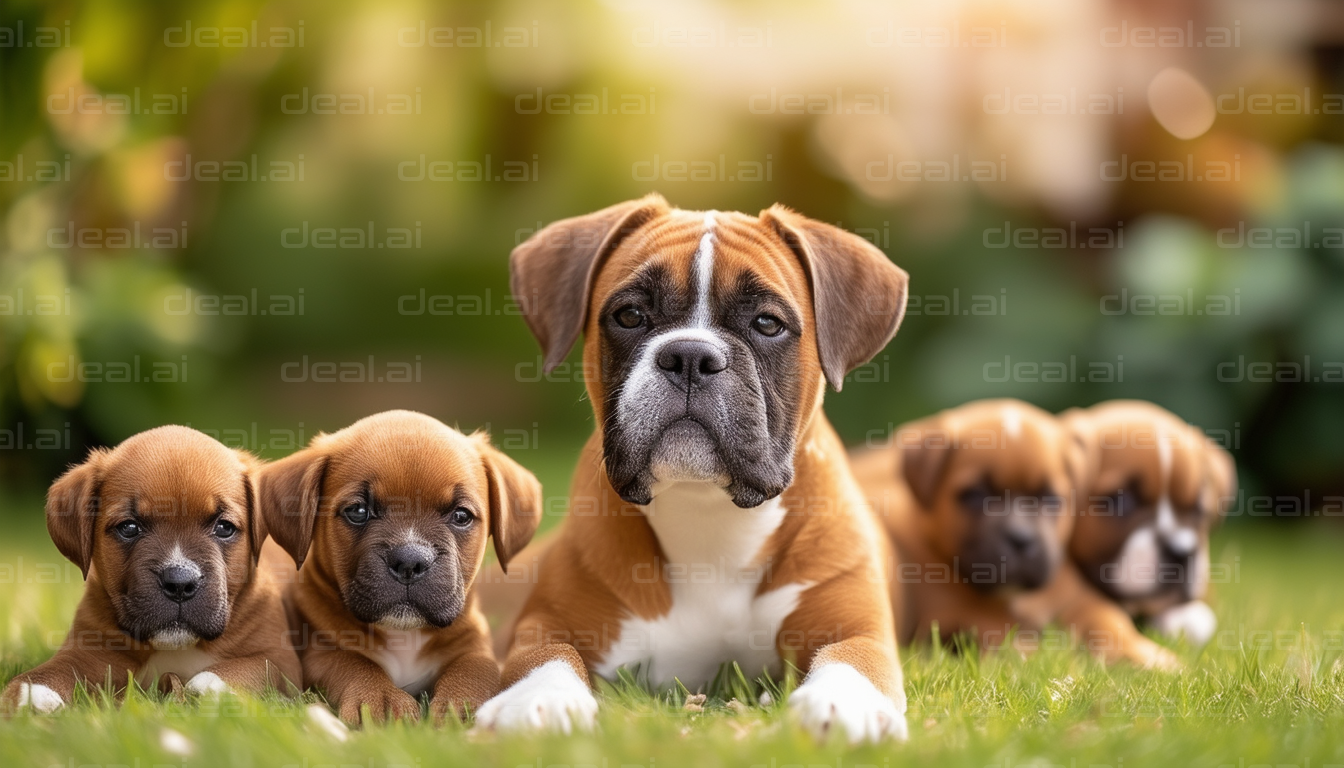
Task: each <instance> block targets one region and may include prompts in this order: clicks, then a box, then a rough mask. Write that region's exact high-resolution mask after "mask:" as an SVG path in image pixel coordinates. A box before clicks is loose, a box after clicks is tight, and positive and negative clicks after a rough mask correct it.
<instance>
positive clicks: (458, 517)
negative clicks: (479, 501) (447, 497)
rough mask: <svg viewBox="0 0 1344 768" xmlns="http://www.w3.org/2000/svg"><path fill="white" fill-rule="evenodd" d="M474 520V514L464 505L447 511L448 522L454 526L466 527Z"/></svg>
mask: <svg viewBox="0 0 1344 768" xmlns="http://www.w3.org/2000/svg"><path fill="white" fill-rule="evenodd" d="M474 522H476V516H475V515H473V514H471V510H469V509H467V508H465V507H458V508H457V509H454V510H453V511H452V512H449V513H448V523H449V524H450V525H452V526H453V527H454V528H468V527H470V526H471V524H472V523H474Z"/></svg>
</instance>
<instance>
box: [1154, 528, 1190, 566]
mask: <svg viewBox="0 0 1344 768" xmlns="http://www.w3.org/2000/svg"><path fill="white" fill-rule="evenodd" d="M1159 538H1160V539H1161V542H1162V548H1163V549H1165V550H1166V551H1167V554H1168V555H1170V556H1171V557H1173V558H1175V559H1177V560H1183V559H1185V558H1188V557H1190V556H1191V555H1193V554H1195V550H1196V549H1197V548H1198V547H1199V535H1198V534H1196V533H1195V532H1194V531H1192V530H1190V529H1189V528H1177V529H1175V530H1172V531H1166V532H1164V533H1163V534H1162V535H1161V536H1160V537H1159Z"/></svg>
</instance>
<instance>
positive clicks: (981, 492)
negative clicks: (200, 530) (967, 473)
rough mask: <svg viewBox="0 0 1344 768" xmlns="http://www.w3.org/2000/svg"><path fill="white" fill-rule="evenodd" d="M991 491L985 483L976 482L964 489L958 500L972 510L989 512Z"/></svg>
mask: <svg viewBox="0 0 1344 768" xmlns="http://www.w3.org/2000/svg"><path fill="white" fill-rule="evenodd" d="M989 498H990V491H989V486H988V485H986V484H985V483H976V484H975V485H972V486H971V487H969V488H967V489H965V490H963V491H962V492H961V494H960V495H959V496H957V500H958V501H959V502H961V506H962V507H963V508H964V509H966V510H968V511H971V512H987V511H988V507H989Z"/></svg>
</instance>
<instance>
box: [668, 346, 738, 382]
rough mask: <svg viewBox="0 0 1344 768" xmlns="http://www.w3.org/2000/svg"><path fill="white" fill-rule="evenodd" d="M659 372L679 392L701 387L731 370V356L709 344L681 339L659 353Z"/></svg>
mask: <svg viewBox="0 0 1344 768" xmlns="http://www.w3.org/2000/svg"><path fill="white" fill-rule="evenodd" d="M657 362H658V369H659V370H661V371H662V372H663V375H664V376H666V377H667V378H668V380H669V381H671V382H672V383H673V384H675V385H676V386H677V387H678V388H679V389H683V390H685V389H690V388H691V387H692V386H699V385H700V384H702V383H704V380H705V379H707V378H709V377H711V376H713V375H714V374H716V373H721V372H722V371H724V370H725V369H726V368H727V367H728V356H727V355H725V354H724V353H723V352H722V351H721V350H719V348H718V347H716V346H714V345H713V344H710V343H709V342H707V341H699V340H697V339H679V340H677V341H670V342H668V343H667V344H665V345H663V348H662V349H660V350H658V357H657Z"/></svg>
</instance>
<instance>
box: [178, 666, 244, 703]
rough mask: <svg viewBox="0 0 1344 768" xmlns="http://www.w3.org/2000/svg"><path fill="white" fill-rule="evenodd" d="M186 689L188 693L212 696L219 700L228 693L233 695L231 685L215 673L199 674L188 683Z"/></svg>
mask: <svg viewBox="0 0 1344 768" xmlns="http://www.w3.org/2000/svg"><path fill="white" fill-rule="evenodd" d="M186 689H187V693H190V694H193V695H195V696H211V697H214V698H219V697H220V696H222V695H224V694H226V693H233V689H232V688H230V687H229V684H228V683H226V682H224V680H223V678H221V677H220V676H219V675H216V674H215V673H214V672H197V673H196V674H195V675H194V676H193V677H192V678H191V679H190V680H188V681H187V685H186Z"/></svg>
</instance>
